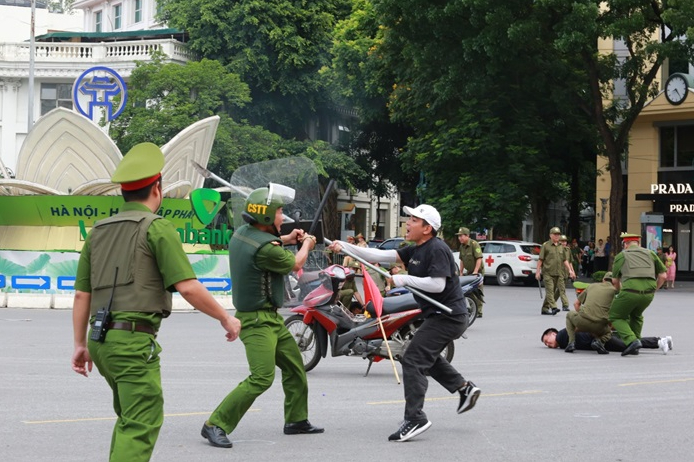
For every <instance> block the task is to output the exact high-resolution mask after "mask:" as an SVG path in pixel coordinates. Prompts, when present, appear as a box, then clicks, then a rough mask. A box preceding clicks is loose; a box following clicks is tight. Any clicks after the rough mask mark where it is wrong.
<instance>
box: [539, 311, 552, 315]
mask: <svg viewBox="0 0 694 462" xmlns="http://www.w3.org/2000/svg"><path fill="white" fill-rule="evenodd" d="M540 314H546V315H547V316H552V315H553V314H554V313H552V312H551V311H541V312H540Z"/></svg>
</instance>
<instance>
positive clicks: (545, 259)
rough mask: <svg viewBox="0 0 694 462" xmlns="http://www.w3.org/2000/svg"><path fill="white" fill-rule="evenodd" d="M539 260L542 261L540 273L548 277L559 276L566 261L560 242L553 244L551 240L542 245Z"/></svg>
mask: <svg viewBox="0 0 694 462" xmlns="http://www.w3.org/2000/svg"><path fill="white" fill-rule="evenodd" d="M540 260H541V261H542V268H541V270H542V273H543V274H546V275H548V276H561V275H562V267H563V266H564V262H565V261H566V253H564V246H563V245H561V242H557V243H556V244H553V243H552V241H551V240H549V241H546V242H545V243H544V244H542V249H540Z"/></svg>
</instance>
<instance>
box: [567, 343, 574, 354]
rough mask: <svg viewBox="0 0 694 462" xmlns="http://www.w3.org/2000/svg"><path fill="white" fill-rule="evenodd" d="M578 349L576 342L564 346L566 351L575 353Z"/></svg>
mask: <svg viewBox="0 0 694 462" xmlns="http://www.w3.org/2000/svg"><path fill="white" fill-rule="evenodd" d="M575 350H576V344H575V343H574V342H571V343H569V344H568V345H566V348H564V353H573V352H574V351H575Z"/></svg>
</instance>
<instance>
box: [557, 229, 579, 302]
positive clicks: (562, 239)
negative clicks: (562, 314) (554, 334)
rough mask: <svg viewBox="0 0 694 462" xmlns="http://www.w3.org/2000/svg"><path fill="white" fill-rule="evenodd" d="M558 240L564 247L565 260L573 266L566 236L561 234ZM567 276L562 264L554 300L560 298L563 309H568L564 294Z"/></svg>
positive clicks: (567, 300)
mask: <svg viewBox="0 0 694 462" xmlns="http://www.w3.org/2000/svg"><path fill="white" fill-rule="evenodd" d="M559 242H560V243H561V245H562V246H563V247H564V256H565V257H566V261H568V262H569V265H570V266H571V267H572V268H573V265H571V249H570V248H569V247H568V245H567V244H568V239H567V237H566V236H564V235H563V234H562V235H561V237H560V238H559ZM574 272H575V271H574ZM568 277H569V272H568V271H567V270H566V267H565V266H562V267H561V277H560V278H559V280H558V281H557V288H556V289H555V293H554V300H556V299H558V298H561V306H562V310H564V311H569V298H568V297H567V296H566V279H567V278H568Z"/></svg>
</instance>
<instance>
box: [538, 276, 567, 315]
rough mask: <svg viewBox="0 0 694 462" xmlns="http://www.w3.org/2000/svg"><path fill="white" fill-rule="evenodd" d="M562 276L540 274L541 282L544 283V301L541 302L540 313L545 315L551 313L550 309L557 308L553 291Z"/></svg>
mask: <svg viewBox="0 0 694 462" xmlns="http://www.w3.org/2000/svg"><path fill="white" fill-rule="evenodd" d="M561 277H562V276H550V275H549V274H545V273H544V272H543V273H542V282H544V283H545V300H544V302H542V312H543V313H547V312H549V311H552V308H556V307H557V297H555V291H556V290H557V287H558V285H559V279H560V278H561Z"/></svg>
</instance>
